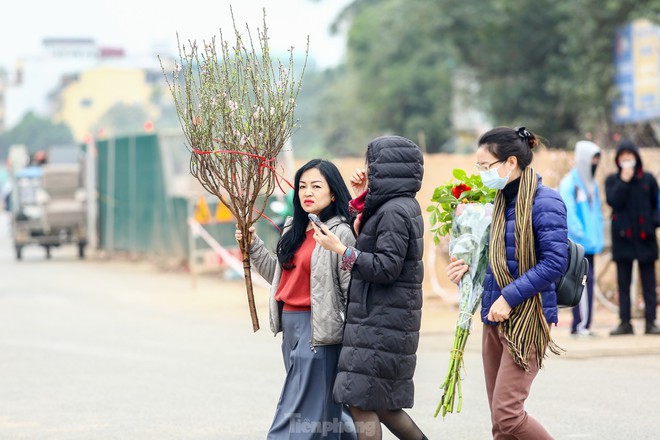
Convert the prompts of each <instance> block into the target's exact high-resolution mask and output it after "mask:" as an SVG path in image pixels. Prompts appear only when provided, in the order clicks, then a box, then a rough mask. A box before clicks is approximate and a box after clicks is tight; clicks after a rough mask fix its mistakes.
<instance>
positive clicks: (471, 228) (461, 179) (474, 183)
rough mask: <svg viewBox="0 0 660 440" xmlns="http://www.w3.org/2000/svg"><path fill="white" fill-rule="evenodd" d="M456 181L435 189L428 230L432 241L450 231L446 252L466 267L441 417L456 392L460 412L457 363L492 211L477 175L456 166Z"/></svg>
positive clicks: (476, 298)
mask: <svg viewBox="0 0 660 440" xmlns="http://www.w3.org/2000/svg"><path fill="white" fill-rule="evenodd" d="M453 175H454V178H455V179H456V180H457V181H456V182H450V183H448V184H446V185H443V186H440V187H438V188H436V190H435V192H434V193H433V198H432V199H431V200H432V201H433V202H435V203H436V205H435V206H431V207H429V208H428V211H429V212H430V213H431V231H432V232H433V233H434V236H433V238H434V240H435V241H436V243H437V242H438V241H439V239H440V236H443V235H446V234H450V242H449V254H450V256H455V257H456V258H457V259H459V260H460V259H462V260H463V261H465V264H467V265H468V266H469V270H468V271H467V272H466V273H465V275H464V276H463V278H462V279H461V282H460V284H459V289H458V290H459V314H458V320H457V323H456V331H455V334H454V343H453V346H452V350H451V355H450V359H449V370H448V372H447V376H446V377H445V380H444V382H443V384H442V386H441V388H442V389H443V390H444V393H443V395H442V399H441V400H440V404H439V405H438V408H437V410H436V412H435V414H434V415H435V416H436V417H437V415H438V413H439V412H440V411H441V410H442V415H443V417H444V416H445V414H447V413H448V412H453V410H454V405H455V397H456V392H458V393H457V394H458V406H457V412H460V411H461V404H462V393H461V377H460V372H461V365H462V364H463V350H464V349H465V345H466V343H467V337H468V335H469V334H470V329H471V325H472V315H474V313H475V311H476V309H477V307H478V306H479V303H480V302H481V296H482V294H483V280H484V277H485V275H486V268H487V267H488V241H489V232H490V222H491V218H492V214H493V204H492V202H493V200H494V199H495V190H492V189H490V188H486V187H485V186H484V185H483V183H482V182H481V178H480V177H479V176H475V175H472V176H468V175H467V173H466V172H465V171H463V170H460V169H455V170H454V173H453Z"/></svg>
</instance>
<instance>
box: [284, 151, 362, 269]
mask: <svg viewBox="0 0 660 440" xmlns="http://www.w3.org/2000/svg"><path fill="white" fill-rule="evenodd" d="M312 168H316V169H318V170H319V172H320V173H321V175H322V176H323V177H324V178H325V180H326V182H328V187H329V189H330V193H331V194H332V195H334V196H335V201H334V202H332V203H330V205H328V206H327V207H326V208H325V209H324V210H323V211H321V212H320V213H319V218H320V219H321V221H322V222H325V221H327V220H329V219H331V218H333V217H336V216H339V217H343V218H344V219H346V220H348V219H349V218H350V216H349V213H348V202H349V201H350V200H351V196H350V193H349V192H348V188H347V187H346V183H344V179H343V178H342V177H341V174H340V173H339V170H338V169H337V167H336V166H335V165H334V164H333V163H332V162H329V161H327V160H323V159H312V160H310V161H309V162H307V163H306V164H305V165H303V166H302V167H300V169H299V170H298V171H297V172H296V177H295V181H294V185H293V186H294V187H293V222H292V223H291V224H290V225H289V226H288V227H287V230H285V231H284V232H283V233H282V236H281V237H280V240H279V241H278V242H277V260H278V261H279V263H280V266H282V269H284V270H291V269H293V268H294V267H295V265H294V264H293V255H294V254H295V253H296V251H297V250H298V248H299V247H300V245H302V243H303V242H304V241H305V232H306V230H307V225H308V224H309V218H308V217H307V213H306V212H305V210H304V209H303V207H302V205H301V204H300V196H299V194H298V192H299V188H300V177H301V176H302V175H303V173H304V172H305V171H307V170H310V169H312Z"/></svg>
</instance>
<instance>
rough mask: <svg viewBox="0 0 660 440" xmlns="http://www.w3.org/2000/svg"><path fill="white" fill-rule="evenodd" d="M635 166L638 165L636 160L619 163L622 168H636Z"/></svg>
mask: <svg viewBox="0 0 660 440" xmlns="http://www.w3.org/2000/svg"><path fill="white" fill-rule="evenodd" d="M635 165H637V161H636V160H634V159H633V160H623V161H621V162H619V166H621V168H635Z"/></svg>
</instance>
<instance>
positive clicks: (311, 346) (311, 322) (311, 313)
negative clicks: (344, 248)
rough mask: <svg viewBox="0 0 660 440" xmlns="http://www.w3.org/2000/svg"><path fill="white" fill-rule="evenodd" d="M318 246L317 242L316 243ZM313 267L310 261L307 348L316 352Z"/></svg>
mask: <svg viewBox="0 0 660 440" xmlns="http://www.w3.org/2000/svg"><path fill="white" fill-rule="evenodd" d="M316 246H318V244H317V245H316ZM313 259H314V251H312V260H313ZM313 270H314V268H313V267H311V261H310V270H309V349H310V350H311V351H313V352H314V353H316V348H315V347H314V307H313V304H314V300H313V299H312V281H313V279H314V276H313V275H312V272H313Z"/></svg>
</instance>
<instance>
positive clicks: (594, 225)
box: [559, 141, 605, 255]
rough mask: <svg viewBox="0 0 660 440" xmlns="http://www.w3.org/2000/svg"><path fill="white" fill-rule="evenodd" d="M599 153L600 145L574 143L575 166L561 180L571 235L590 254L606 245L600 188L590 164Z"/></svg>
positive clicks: (597, 251)
mask: <svg viewBox="0 0 660 440" xmlns="http://www.w3.org/2000/svg"><path fill="white" fill-rule="evenodd" d="M599 154H600V148H599V147H598V145H596V144H594V143H593V142H590V141H579V142H578V143H577V144H575V166H574V167H573V169H571V171H570V172H569V173H568V174H567V175H566V176H564V178H563V179H562V180H561V183H560V184H559V193H560V194H561V197H562V199H564V203H565V204H566V216H567V223H568V238H570V239H571V240H573V241H574V242H576V243H579V244H581V245H582V246H583V247H584V251H585V253H587V254H590V255H595V254H599V253H600V252H601V251H602V250H603V246H604V245H605V235H604V232H603V210H602V206H601V202H600V191H599V188H598V183H597V182H596V179H595V178H594V173H593V171H592V164H591V162H592V160H593V158H594V157H595V156H596V155H599Z"/></svg>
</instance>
